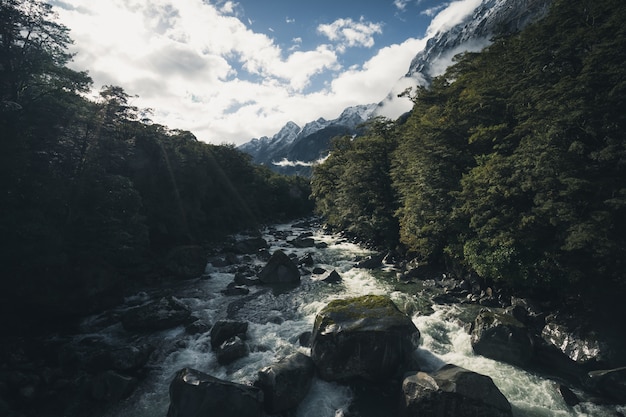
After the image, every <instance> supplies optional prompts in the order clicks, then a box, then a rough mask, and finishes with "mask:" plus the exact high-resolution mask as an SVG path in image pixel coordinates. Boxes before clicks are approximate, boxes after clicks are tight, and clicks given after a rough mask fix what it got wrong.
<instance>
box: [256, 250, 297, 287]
mask: <svg viewBox="0 0 626 417" xmlns="http://www.w3.org/2000/svg"><path fill="white" fill-rule="evenodd" d="M259 280H260V281H261V283H263V284H298V283H300V271H299V270H298V266H297V265H296V264H295V263H294V262H293V260H292V259H291V258H289V257H288V256H287V255H286V254H285V252H283V251H282V250H277V251H276V252H274V253H273V254H272V256H271V257H270V259H269V260H268V261H267V264H266V265H265V267H263V269H262V270H261V272H259Z"/></svg>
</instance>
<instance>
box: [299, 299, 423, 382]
mask: <svg viewBox="0 0 626 417" xmlns="http://www.w3.org/2000/svg"><path fill="white" fill-rule="evenodd" d="M419 337H420V333H419V330H418V329H417V327H415V324H413V321H411V318H410V317H409V316H407V315H406V314H404V313H403V312H401V311H400V310H399V309H398V307H397V306H396V305H395V304H394V303H393V301H391V299H390V298H389V297H385V296H379V295H366V296H362V297H356V298H349V299H343V300H335V301H332V302H331V303H329V304H328V305H327V306H326V307H324V308H323V309H322V310H321V311H320V312H319V313H318V315H317V317H316V318H315V325H314V329H313V336H312V343H311V358H312V359H313V362H314V363H315V365H316V367H317V371H318V374H319V376H320V377H321V378H322V379H325V380H329V381H337V380H348V379H352V378H364V379H366V380H372V381H380V380H382V379H387V378H390V377H393V376H394V375H397V374H398V373H399V372H401V371H402V369H403V367H404V366H405V365H407V364H408V363H410V362H411V359H412V357H413V352H414V351H415V348H416V347H417V345H418V342H419Z"/></svg>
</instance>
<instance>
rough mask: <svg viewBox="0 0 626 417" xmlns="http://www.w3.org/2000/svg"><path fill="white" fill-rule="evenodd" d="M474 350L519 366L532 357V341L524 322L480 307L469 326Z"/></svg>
mask: <svg viewBox="0 0 626 417" xmlns="http://www.w3.org/2000/svg"><path fill="white" fill-rule="evenodd" d="M471 335H472V339H471V342H472V348H473V349H474V352H476V353H477V354H479V355H482V356H484V357H486V358H490V359H495V360H497V361H502V362H506V363H510V364H511V365H516V366H520V367H525V366H527V365H528V364H529V363H530V361H531V359H532V358H533V353H534V345H533V342H532V338H531V336H530V333H529V331H528V329H527V328H526V326H524V325H523V324H522V323H520V322H519V321H518V320H516V319H515V318H514V317H513V316H512V315H510V314H505V313H498V312H495V311H491V310H488V309H484V310H482V311H481V312H480V313H479V314H478V317H476V320H474V323H472V328H471Z"/></svg>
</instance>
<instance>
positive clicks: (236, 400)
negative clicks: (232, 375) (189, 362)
mask: <svg viewBox="0 0 626 417" xmlns="http://www.w3.org/2000/svg"><path fill="white" fill-rule="evenodd" d="M262 415H263V392H262V391H261V390H260V389H259V388H256V387H252V386H249V385H242V384H236V383H233V382H228V381H223V380H221V379H218V378H215V377H213V376H211V375H207V374H205V373H202V372H200V371H196V370H194V369H190V368H184V369H181V370H180V371H178V372H177V373H176V376H175V377H174V380H173V381H172V383H171V384H170V407H169V409H168V411H167V417H204V416H211V417H261V416H262Z"/></svg>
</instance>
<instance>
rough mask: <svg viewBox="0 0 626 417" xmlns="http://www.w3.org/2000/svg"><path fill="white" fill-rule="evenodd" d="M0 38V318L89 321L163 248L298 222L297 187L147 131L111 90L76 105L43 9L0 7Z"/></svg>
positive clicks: (215, 151)
mask: <svg viewBox="0 0 626 417" xmlns="http://www.w3.org/2000/svg"><path fill="white" fill-rule="evenodd" d="M0 36H1V37H0V99H1V102H0V132H1V141H0V158H1V160H0V170H1V172H0V182H1V186H0V189H1V190H2V196H1V197H0V206H1V210H0V236H1V239H2V250H1V253H2V261H1V265H2V266H1V267H0V268H1V270H0V275H1V276H2V286H1V288H0V293H1V294H2V300H1V301H0V302H1V303H2V304H3V306H4V307H7V308H10V306H13V305H15V304H19V305H21V306H22V307H24V310H28V308H30V307H31V306H33V305H35V306H37V308H44V307H43V306H45V304H46V303H47V302H50V303H51V304H52V305H51V307H53V309H54V310H55V311H59V312H62V311H63V310H65V309H66V310H68V311H69V312H73V311H82V310H89V309H91V308H93V307H94V303H95V304H97V303H98V302H99V301H101V298H102V297H103V296H104V295H105V294H107V293H108V292H110V291H111V290H112V289H113V288H119V287H120V286H123V285H124V283H125V281H128V280H130V279H143V278H145V277H146V276H147V275H149V274H150V272H151V271H154V270H158V269H159V268H161V267H162V265H161V264H160V263H159V262H158V260H160V259H163V258H165V257H167V255H168V253H170V252H171V250H172V249H173V248H176V247H179V246H182V245H203V244H205V243H210V242H214V241H217V240H218V239H221V238H223V237H224V236H225V235H226V234H228V233H232V232H235V231H240V230H243V229H246V228H252V227H256V226H259V225H260V224H262V223H263V222H267V221H277V220H280V219H284V218H288V217H294V216H300V215H303V214H306V213H308V212H309V211H310V208H311V207H310V202H309V200H308V196H309V192H310V191H309V190H310V189H309V184H308V180H306V181H305V180H303V179H301V178H298V177H292V178H287V177H283V176H278V175H276V174H274V173H271V172H270V171H269V170H268V169H266V168H263V167H258V166H254V165H252V164H251V162H250V159H249V157H248V156H247V155H245V154H243V153H241V152H239V151H237V150H236V149H235V148H234V147H233V146H229V145H221V146H216V145H210V144H206V143H202V142H199V141H198V140H196V138H195V137H194V136H193V134H191V133H190V132H186V131H180V130H175V129H170V128H168V127H166V126H161V125H157V124H154V123H152V122H151V121H150V120H149V119H148V117H149V111H147V110H143V109H138V108H135V107H134V106H133V105H132V99H133V97H132V96H130V95H129V94H127V93H126V92H124V91H123V90H122V89H121V88H120V87H116V86H107V87H105V88H103V89H102V91H101V92H100V96H99V97H98V98H97V99H93V100H92V99H87V98H85V95H84V94H83V93H87V92H88V91H89V90H90V89H91V87H92V85H91V80H90V78H89V76H88V74H87V73H84V72H77V71H74V70H72V69H70V68H69V67H68V63H69V62H70V61H71V58H72V56H71V55H70V54H69V53H68V52H67V47H68V45H69V44H70V43H71V39H70V36H69V34H68V30H67V28H66V27H64V26H62V25H59V24H58V23H56V22H55V20H54V14H53V12H52V9H51V7H50V6H49V5H47V4H45V3H43V2H41V1H38V0H27V1H18V0H2V1H1V2H0ZM157 273H158V271H157Z"/></svg>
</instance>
